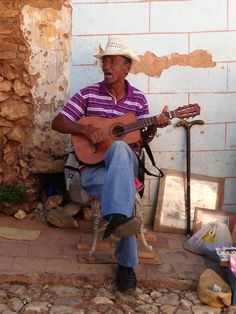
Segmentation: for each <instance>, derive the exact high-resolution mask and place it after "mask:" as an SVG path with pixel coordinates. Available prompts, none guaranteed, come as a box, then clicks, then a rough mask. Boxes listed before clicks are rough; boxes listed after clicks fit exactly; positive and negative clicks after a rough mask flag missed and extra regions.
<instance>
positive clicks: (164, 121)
mask: <svg viewBox="0 0 236 314" xmlns="http://www.w3.org/2000/svg"><path fill="white" fill-rule="evenodd" d="M168 111H169V109H168V106H165V107H164V108H163V109H162V114H160V115H159V116H158V117H157V127H158V128H164V127H166V126H167V125H170V124H171V121H170V119H169V118H168V117H167V116H166V115H165V113H166V112H168Z"/></svg>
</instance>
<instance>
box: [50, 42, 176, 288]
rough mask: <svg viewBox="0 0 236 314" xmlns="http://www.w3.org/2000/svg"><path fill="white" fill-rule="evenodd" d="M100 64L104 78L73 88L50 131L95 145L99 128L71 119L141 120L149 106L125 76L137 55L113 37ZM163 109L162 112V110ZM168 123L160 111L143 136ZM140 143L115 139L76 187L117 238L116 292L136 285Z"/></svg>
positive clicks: (101, 136)
mask: <svg viewBox="0 0 236 314" xmlns="http://www.w3.org/2000/svg"><path fill="white" fill-rule="evenodd" d="M96 57H97V58H99V59H100V60H101V62H102V70H103V73H104V81H102V82H100V83H97V84H95V85H92V86H89V87H86V88H84V89H82V90H81V91H79V92H77V93H76V94H75V95H74V96H73V97H72V98H71V99H70V100H69V102H68V103H67V104H66V105H65V106H64V107H63V108H62V110H61V111H60V112H59V114H58V115H57V116H56V117H55V118H54V119H53V121H52V129H54V130H56V131H58V132H61V133H67V134H72V135H76V134H78V135H80V136H81V135H82V136H84V137H86V138H87V139H88V140H89V142H90V143H91V145H95V146H96V145H99V144H101V143H103V141H104V140H105V134H104V132H103V130H102V128H99V126H91V125H82V124H79V123H76V122H77V121H78V120H80V119H81V118H82V117H83V116H100V117H105V118H113V117H119V116H121V115H123V114H126V113H128V112H132V113H133V114H134V115H135V116H136V118H137V119H141V118H146V117H148V115H149V109H148V105H147V101H146V98H145V96H144V94H143V93H142V92H141V91H139V90H138V89H137V88H135V87H133V86H131V85H130V84H129V83H128V81H127V80H126V76H127V74H128V73H129V71H130V69H131V66H132V64H135V63H137V62H139V57H138V56H137V55H136V54H135V53H134V52H133V51H131V50H130V49H128V47H127V46H126V45H125V44H124V43H123V42H122V41H121V40H120V39H118V38H110V39H109V41H108V43H107V46H106V49H105V51H104V52H102V53H100V54H99V55H97V56H96ZM166 110H167V108H166V107H165V108H164V109H163V111H166ZM168 124H170V121H169V119H168V118H167V117H166V116H165V115H160V117H159V118H158V120H157V125H154V126H151V127H149V128H148V129H147V130H146V131H145V132H142V134H146V135H148V134H149V133H151V132H153V130H156V127H165V126H167V125H168ZM139 148H140V143H135V144H134V145H133V144H132V145H130V146H129V145H128V144H126V143H125V141H122V140H117V141H116V140H115V141H114V142H113V143H112V144H111V146H110V147H109V148H108V149H107V151H106V153H105V156H104V162H103V163H101V164H98V165H94V166H93V165H92V166H91V165H89V166H88V165H83V166H82V171H81V185H82V186H83V187H84V188H85V190H86V191H87V192H88V193H89V195H92V196H94V197H95V198H98V199H99V200H100V201H101V207H102V216H103V217H104V218H105V219H107V220H108V221H109V223H108V225H107V228H106V230H105V232H104V235H103V238H104V239H109V238H113V239H116V240H117V242H116V249H115V256H116V259H117V263H118V267H117V274H116V286H117V289H118V290H120V291H123V292H125V291H129V290H134V289H135V288H136V284H137V280H136V275H135V272H134V267H135V266H136V265H137V264H138V257H137V243H136V237H135V234H136V233H137V231H138V230H139V228H140V225H141V220H140V218H138V217H135V216H133V209H134V203H135V194H136V187H135V178H136V177H137V174H138V168H139V163H138V158H137V154H138V152H139Z"/></svg>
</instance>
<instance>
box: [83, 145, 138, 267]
mask: <svg viewBox="0 0 236 314" xmlns="http://www.w3.org/2000/svg"><path fill="white" fill-rule="evenodd" d="M104 161H105V163H104V164H102V165H98V166H94V167H93V166H92V167H90V166H88V167H87V166H86V167H85V168H83V170H82V171H81V185H82V186H83V187H84V189H85V190H86V191H87V192H88V193H89V195H92V196H94V197H95V198H97V199H99V200H100V201H101V207H102V216H103V217H105V216H107V215H112V214H122V215H125V216H126V217H131V216H132V214H133V210H134V203H135V194H136V188H135V180H134V178H135V176H137V173H138V159H137V156H136V155H135V154H134V152H133V151H132V149H131V148H130V147H129V145H127V144H126V143H125V142H123V141H115V142H113V144H112V145H111V146H110V148H109V149H108V151H107V152H106V155H105V158H104ZM115 256H116V259H117V262H118V264H119V265H122V266H126V267H134V266H136V265H137V264H138V256H137V243H136V237H135V236H130V237H126V238H122V239H121V240H120V241H118V242H117V243H116V249H115Z"/></svg>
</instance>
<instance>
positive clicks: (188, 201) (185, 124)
mask: <svg viewBox="0 0 236 314" xmlns="http://www.w3.org/2000/svg"><path fill="white" fill-rule="evenodd" d="M195 124H199V125H203V124H204V121H202V120H195V121H191V122H188V121H187V120H181V121H180V122H179V123H177V125H176V126H182V127H184V128H185V129H186V160H187V169H186V170H187V188H186V193H187V197H186V218H187V228H186V234H187V237H190V236H191V187H190V178H191V167H190V161H191V152H190V150H191V148H190V146H191V141H190V129H191V127H192V126H193V125H195Z"/></svg>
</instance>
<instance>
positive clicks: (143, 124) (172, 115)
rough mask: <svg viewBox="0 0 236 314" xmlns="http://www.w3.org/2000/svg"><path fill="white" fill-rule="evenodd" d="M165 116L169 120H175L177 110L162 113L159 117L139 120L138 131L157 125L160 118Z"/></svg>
mask: <svg viewBox="0 0 236 314" xmlns="http://www.w3.org/2000/svg"><path fill="white" fill-rule="evenodd" d="M163 114H164V115H165V116H167V117H168V118H169V119H173V118H175V117H176V114H175V110H172V111H168V112H165V113H162V114H160V115H158V116H154V117H149V118H143V119H140V120H137V130H138V129H143V128H145V127H148V126H151V125H157V121H158V117H160V116H161V115H163Z"/></svg>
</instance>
